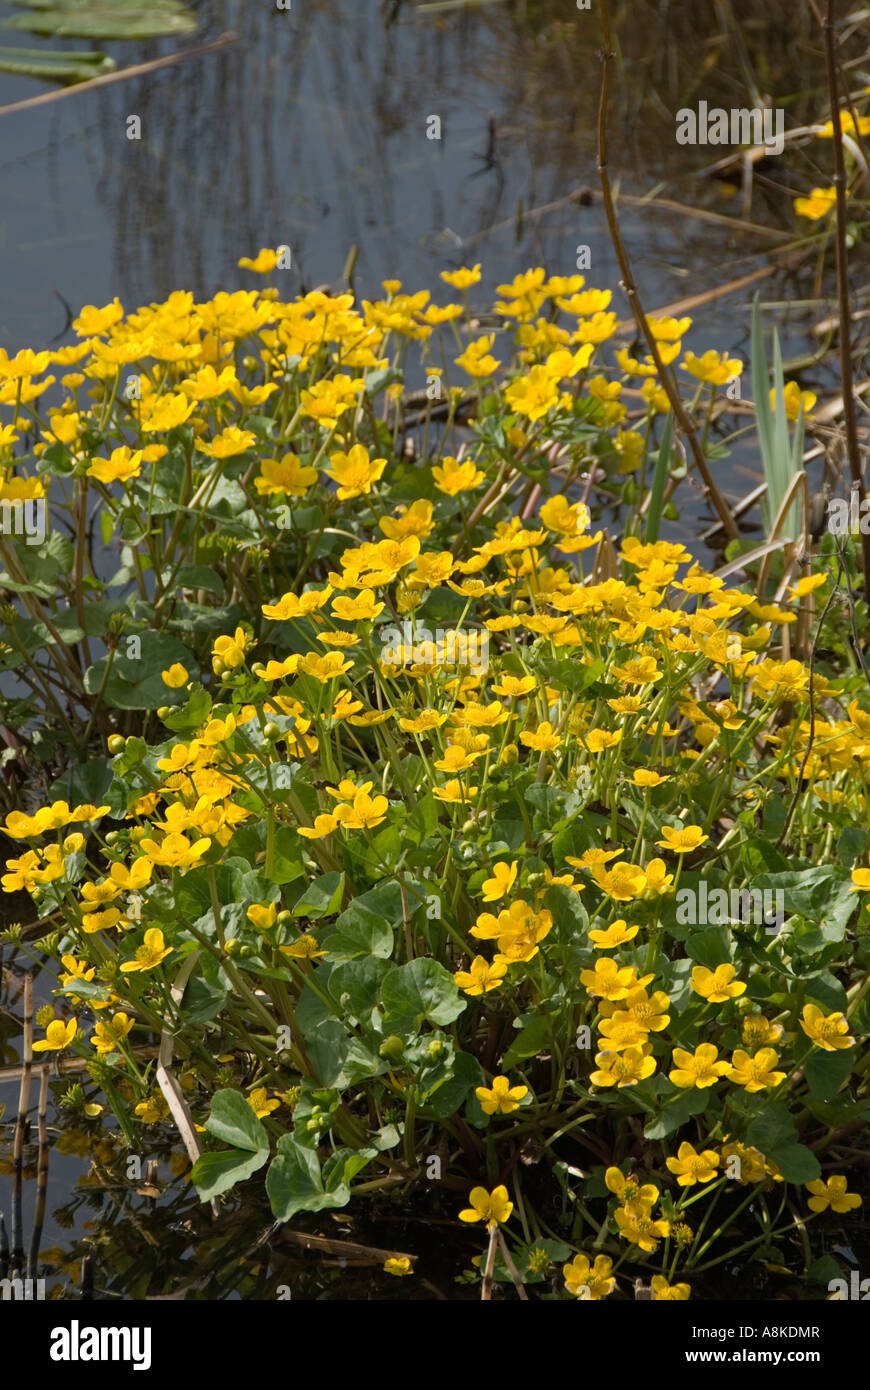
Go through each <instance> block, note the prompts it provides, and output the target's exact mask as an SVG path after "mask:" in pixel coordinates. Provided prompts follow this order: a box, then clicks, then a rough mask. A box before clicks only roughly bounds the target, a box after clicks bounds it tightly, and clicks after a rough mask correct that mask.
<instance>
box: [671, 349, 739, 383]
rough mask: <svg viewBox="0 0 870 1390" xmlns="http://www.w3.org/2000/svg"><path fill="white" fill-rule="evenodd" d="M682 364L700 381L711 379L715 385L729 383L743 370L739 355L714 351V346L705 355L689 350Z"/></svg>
mask: <svg viewBox="0 0 870 1390" xmlns="http://www.w3.org/2000/svg"><path fill="white" fill-rule="evenodd" d="M680 366H681V367H682V368H683V370H684V371H686V372H691V374H692V376H693V377H696V378H697V380H698V381H709V382H712V383H713V385H714V386H725V385H727V383H728V382H729V381H731V380H732V379H733V378H734V377H736V376H739V375H740V373H741V372H742V371H743V363H742V362H741V361H740V358H739V357H728V356H727V355H726V354H725V353H724V352H723V353H721V354H720V353H718V352H714V351H713V349H712V348H711V349H710V351H709V352H705V353H704V355H703V357H696V356H695V354H694V352H687V353H686V356H685V358H684V360H683V361H682V362H681V363H680Z"/></svg>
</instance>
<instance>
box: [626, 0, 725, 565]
mask: <svg viewBox="0 0 870 1390" xmlns="http://www.w3.org/2000/svg"><path fill="white" fill-rule="evenodd" d="M601 24H602V29H603V32H604V48H603V49H602V53H601V64H602V71H601V98H600V101H599V105H598V175H599V178H600V180H601V191H602V193H603V195H604V211H605V214H606V216H607V226H608V229H609V231H610V240H611V242H612V243H613V249H614V251H615V252H616V259H617V261H618V263H619V271H620V275H621V276H622V288H623V290H624V291H625V294H626V297H627V299H628V302H629V305H630V307H631V312H632V316H633V318H634V321H635V323H636V324H637V328H638V332H639V333H641V334H642V336H643V338H644V339H645V341H646V344H647V347H648V348H649V351H650V355H651V357H652V359H653V362H654V363H655V366H656V371H657V373H658V377H659V380H660V381H661V383H662V386H663V387H664V390H665V393H666V395H667V398H668V401H669V403H670V407H671V410H672V411H673V412H674V415H675V417H676V419H677V421H678V422H679V425H680V429H681V430H682V432H683V435H684V436H685V438H686V439H687V440H688V442H689V446H690V448H691V450H692V457H693V458H694V461H695V466H696V468H697V470H698V472H699V473H700V475H701V477H702V478H703V480H704V486H705V487H706V489H707V494H708V496H709V498H710V500H711V502H712V503H713V506H714V507H715V508H716V511H717V513H718V515H719V519H720V521H721V522H722V525H723V527H724V529H725V531H726V534H727V535H728V538H729V540H736V539H737V538H739V536H740V528H739V526H738V525H737V523H736V521H735V520H734V517H733V516H732V515H731V511H730V509H729V507H728V504H727V503H726V501H725V499H724V497H723V496H722V494H721V493H720V491H719V489H718V487H717V486H716V483H715V482H714V480H713V475H712V474H711V472H710V469H709V467H708V466H707V460H706V458H705V457H704V450H703V449H702V448H701V444H700V441H699V439H698V436H697V434H696V433H695V430H694V428H693V426H692V423H691V421H690V419H689V417H688V415H687V414H686V411H685V409H684V407H683V402H682V400H681V398H680V393H679V388H678V387H677V385H676V382H675V381H674V380H673V378H672V377H671V374H670V371H669V370H668V369H667V368H666V367H665V365H664V363H663V362H662V358H661V353H660V352H659V346H658V343H657V341H656V339H655V337H654V335H653V332H652V330H651V328H650V326H649V324H648V323H647V319H646V314H645V313H644V311H643V307H642V305H641V302H640V296H639V295H638V292H637V286H636V285H635V283H634V277H633V275H632V271H631V264H630V262H629V259H628V255H627V252H626V250H625V246H624V244H623V241H622V234H621V232H620V230H619V221H618V219H617V216H616V209H615V206H614V202H613V193H612V190H611V187H610V175H609V173H608V171H607V98H608V91H609V82H610V63H611V60H612V58H613V51H612V46H611V37H610V14H609V11H608V8H607V0H601Z"/></svg>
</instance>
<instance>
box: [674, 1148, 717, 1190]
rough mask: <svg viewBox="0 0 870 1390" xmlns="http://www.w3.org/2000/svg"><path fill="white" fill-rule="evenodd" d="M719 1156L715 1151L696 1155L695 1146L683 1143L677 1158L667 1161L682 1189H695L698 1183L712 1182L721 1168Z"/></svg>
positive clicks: (709, 1150)
mask: <svg viewBox="0 0 870 1390" xmlns="http://www.w3.org/2000/svg"><path fill="white" fill-rule="evenodd" d="M719 1161H720V1160H719V1155H718V1154H717V1153H716V1152H715V1151H714V1150H713V1149H703V1150H702V1152H701V1153H696V1152H695V1149H694V1146H693V1145H692V1144H689V1143H687V1142H683V1143H682V1144H681V1145H680V1147H679V1149H678V1151H677V1157H676V1158H669V1159H667V1168H668V1172H669V1173H675V1174H677V1182H678V1184H679V1186H680V1187H694V1185H695V1183H696V1182H710V1181H711V1179H712V1178H715V1176H716V1170H717V1168H718V1167H719Z"/></svg>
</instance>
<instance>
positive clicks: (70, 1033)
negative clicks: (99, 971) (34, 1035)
mask: <svg viewBox="0 0 870 1390" xmlns="http://www.w3.org/2000/svg"><path fill="white" fill-rule="evenodd" d="M91 973H93V972H91ZM77 1028H78V1024H77V1023H76V1021H75V1019H74V1018H71V1019H70V1020H69V1022H68V1023H64V1022H63V1020H62V1019H60V1018H56V1019H54V1020H53V1022H51V1023H49V1025H48V1027H47V1028H46V1030H45V1037H44V1038H43V1039H42V1040H41V1041H40V1042H35V1043H34V1044H33V1051H34V1052H62V1051H63V1049H64V1048H65V1047H69V1045H70V1043H71V1042H72V1041H73V1039H74V1038H75V1035H76V1030H77Z"/></svg>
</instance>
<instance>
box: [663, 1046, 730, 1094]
mask: <svg viewBox="0 0 870 1390" xmlns="http://www.w3.org/2000/svg"><path fill="white" fill-rule="evenodd" d="M718 1056H719V1052H718V1049H717V1048H716V1047H714V1046H713V1044H712V1043H701V1044H700V1046H699V1047H696V1048H695V1051H694V1053H691V1052H686V1051H685V1050H684V1049H683V1048H682V1047H675V1048H674V1061H675V1062H676V1064H677V1065H676V1067H675V1068H674V1070H673V1071H671V1072H668V1079H669V1080H670V1081H672V1082H673V1083H674V1085H675V1086H680V1087H681V1088H683V1089H685V1090H688V1089H689V1088H691V1087H692V1086H697V1088H698V1089H699V1090H703V1089H704V1087H706V1086H715V1085H716V1082H717V1081H718V1080H719V1079H720V1078H721V1077H723V1076H724V1075H725V1073H726V1072H727V1071H728V1065H729V1064H728V1063H727V1062H719V1061H717V1058H718Z"/></svg>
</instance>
